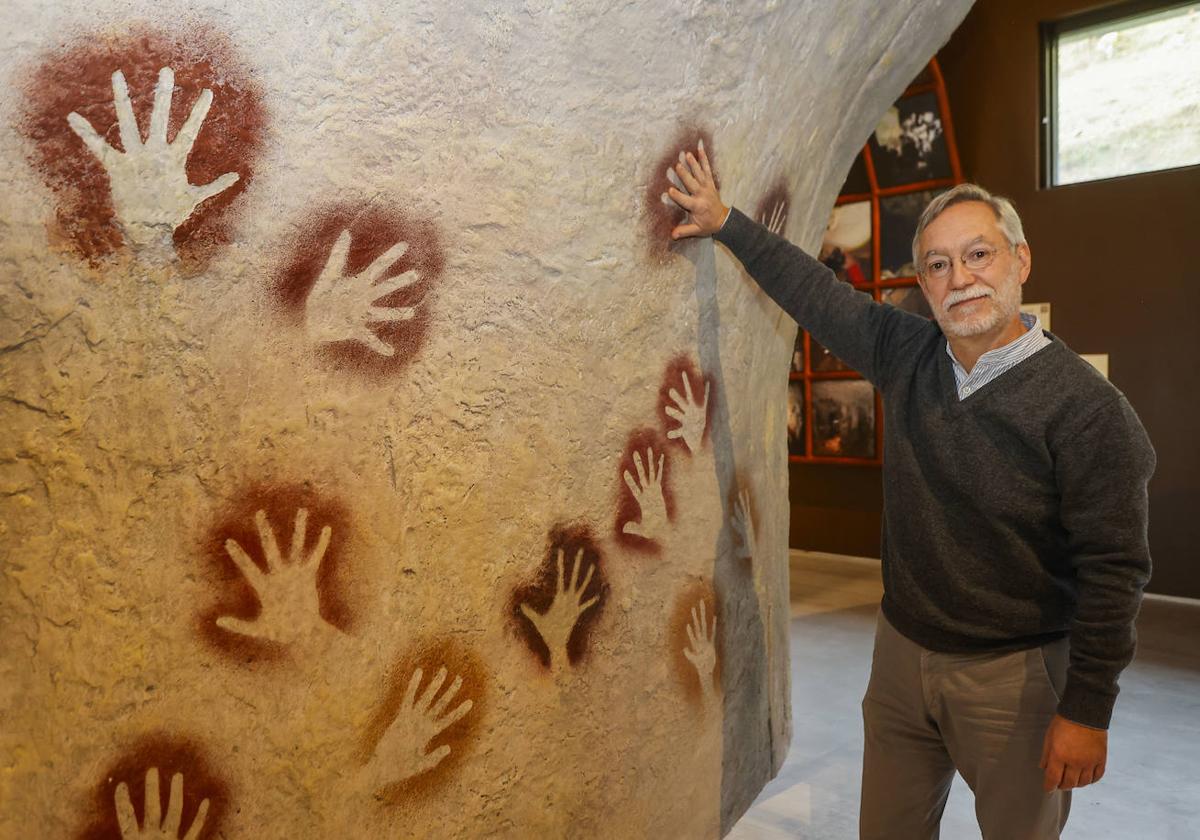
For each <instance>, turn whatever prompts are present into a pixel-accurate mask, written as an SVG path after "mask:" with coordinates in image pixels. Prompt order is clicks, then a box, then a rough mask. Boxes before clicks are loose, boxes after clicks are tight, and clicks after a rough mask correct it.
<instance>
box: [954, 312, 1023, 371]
mask: <svg viewBox="0 0 1200 840" xmlns="http://www.w3.org/2000/svg"><path fill="white" fill-rule="evenodd" d="M1019 315H1020V318H1021V324H1022V325H1023V326H1024V327H1025V332H1023V333H1021V334H1020V335H1019V336H1017V337H1016V338H1014V339H1013V340H1012V341H1010V342H1008V344H1005V345H1004V346H1003V347H993V348H992V349H991V350H989V351H987V352H986V353H984V354H983V355H982V356H980V357H979V361H978V362H976V363H975V364H976V365H978V364H979V363H980V362H984V363H986V361H988V360H990V359H992V358H994V357H996V356H999V355H1002V354H1004V353H1007V352H1009V351H1011V350H1012V349H1013V348H1014V347H1016V346H1017V345H1018V344H1023V343H1029V344H1032V343H1033V342H1035V341H1037V339H1038V338H1039V337H1041V335H1042V322H1041V321H1040V320H1039V319H1038V316H1036V315H1033V314H1030V313H1029V312H1021V313H1019ZM946 352H947V353H948V354H949V355H950V359H951V361H953V362H954V364H955V366H956V367H957V368H958V369H959V370H963V371H965V370H966V368H964V367H963V366H962V363H960V362H959V361H958V358H957V357H956V356H955V355H954V350H953V349H951V347H950V342H949V340H947V341H946Z"/></svg>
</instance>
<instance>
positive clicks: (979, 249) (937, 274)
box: [921, 245, 1000, 280]
mask: <svg viewBox="0 0 1200 840" xmlns="http://www.w3.org/2000/svg"><path fill="white" fill-rule="evenodd" d="M998 253H1000V249H999V248H993V247H992V246H991V245H977V246H975V247H974V248H972V249H971V250H970V251H968V252H967V253H965V254H963V255H962V256H961V257H959V258H958V259H959V262H961V263H962V264H963V267H964V268H965V269H966V270H967V271H982V270H983V269H985V268H987V267H988V266H989V265H991V264H992V261H993V260H995V259H996V254H998ZM953 271H954V260H953V258H951V257H943V256H942V255H940V254H935V255H934V256H932V257H930V258H929V259H928V260H927V261H926V262H925V267H924V268H923V269H922V270H921V273H922V274H924V275H925V276H926V277H929V278H932V279H933V280H945V279H946V278H948V277H949V276H950V274H951V273H952V272H953Z"/></svg>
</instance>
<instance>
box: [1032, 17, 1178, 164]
mask: <svg viewBox="0 0 1200 840" xmlns="http://www.w3.org/2000/svg"><path fill="white" fill-rule="evenodd" d="M1042 91H1043V96H1042V162H1043V171H1042V186H1044V187H1056V186H1063V185H1066V184H1077V183H1080V182H1083V181H1097V180H1101V179H1105V178H1117V177H1121V176H1126V175H1135V174H1138V173H1141V172H1155V171H1159V170H1163V169H1175V168H1177V167H1183V166H1194V165H1196V164H1200V2H1188V3H1178V2H1177V3H1163V2H1157V3H1148V2H1128V3H1121V4H1118V5H1116V6H1109V7H1106V8H1103V9H1099V10H1097V11H1093V12H1089V13H1086V14H1082V15H1075V16H1072V17H1069V18H1064V19H1062V20H1057V21H1050V22H1046V23H1043V24H1042Z"/></svg>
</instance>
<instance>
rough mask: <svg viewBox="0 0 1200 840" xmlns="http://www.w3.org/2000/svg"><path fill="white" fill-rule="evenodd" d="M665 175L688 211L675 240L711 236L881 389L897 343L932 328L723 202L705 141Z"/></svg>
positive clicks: (684, 154) (804, 324) (781, 303)
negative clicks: (875, 297) (842, 277)
mask: <svg viewBox="0 0 1200 840" xmlns="http://www.w3.org/2000/svg"><path fill="white" fill-rule="evenodd" d="M668 179H669V180H670V181H671V185H670V186H668V188H667V191H666V193H665V195H666V197H667V198H669V199H670V200H671V201H674V202H675V203H676V204H678V205H679V206H680V207H682V208H683V209H684V210H686V211H687V212H688V214H689V215H688V218H687V219H685V220H684V223H683V224H681V225H679V226H678V227H676V228H675V229H674V230H673V231H671V238H672V239H684V238H687V237H692V236H713V237H714V238H715V239H716V240H717V241H718V242H721V243H722V244H724V245H725V246H726V247H727V248H729V250H730V251H731V252H732V253H733V255H734V256H735V257H737V258H738V259H739V260H741V262H742V264H743V265H744V266H745V267H746V271H747V272H748V273H749V274H750V276H751V277H753V278H754V280H755V281H756V282H757V283H758V284H759V285H760V286H762V288H763V290H764V291H765V292H766V293H767V294H768V295H769V296H770V297H771V299H772V300H774V301H775V302H776V303H777V304H779V306H780V307H781V308H782V309H783V310H784V311H785V312H787V313H788V315H790V316H791V317H792V318H793V319H794V320H795V321H796V322H797V323H798V324H799V325H800V326H801V327H802V328H803V329H806V330H808V331H809V332H810V333H812V334H813V335H814V336H815V337H816V339H817V340H818V341H820V342H821V343H822V344H823V345H825V346H826V347H828V348H829V349H830V350H831V351H832V352H833V353H834V354H836V355H837V356H838V357H839V358H841V359H842V360H843V361H845V362H846V363H847V364H849V365H850V366H851V367H853V368H854V369H855V370H857V371H858V372H859V373H861V374H862V375H863V376H865V377H866V378H867V379H869V380H871V382H872V383H874V384H875V385H878V386H880V387H882V384H883V383H882V380H883V379H884V378H885V365H886V362H887V361H888V360H889V359H892V358H896V354H897V353H898V352H903V351H902V349H901V348H900V346H899V345H900V344H902V343H903V342H905V341H907V340H909V339H913V338H915V337H917V336H918V335H920V334H922V333H923V332H925V331H927V330H930V329H936V327H935V326H933V325H932V323H931V322H929V321H927V320H925V319H924V318H921V317H920V316H916V315H912V314H911V313H907V312H902V311H900V310H898V309H895V308H893V307H889V306H883V305H882V304H879V303H876V302H875V301H874V300H873V299H872V298H871V296H870V295H869V294H863V293H862V292H859V291H856V290H855V289H854V287H853V286H851V285H850V284H848V283H842V282H839V281H838V279H837V278H836V277H835V276H834V274H833V272H831V271H830V270H829V269H828V268H826V267H825V266H823V265H822V264H821V263H820V262H818V261H817V260H815V259H814V258H813V257H811V256H809V255H808V254H806V253H805V252H804V251H803V250H801V249H800V248H797V247H796V246H795V245H793V244H792V243H790V242H788V241H787V240H786V239H784V238H783V237H782V236H777V235H775V234H774V233H771V232H770V231H769V230H768V229H767V228H766V227H764V226H763V225H760V224H758V223H757V222H755V221H753V220H751V219H750V218H748V217H747V216H746V215H745V214H743V213H742V212H740V211H739V210H738V209H737V208H729V207H726V206H725V204H724V203H723V202H722V201H721V195H720V192H719V191H718V189H717V185H716V180H715V178H714V177H713V173H712V167H711V165H710V164H709V161H708V155H707V154H706V153H705V151H704V145H703V143H701V144H700V145H699V146H698V147H697V148H696V152H695V153H694V154H693V153H692V152H686V151H685V152H680V154H679V160H678V162H677V163H676V164H675V165H674V167H673V168H672V169H671V170H670V171H669V173H668ZM681 187H682V189H681Z"/></svg>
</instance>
